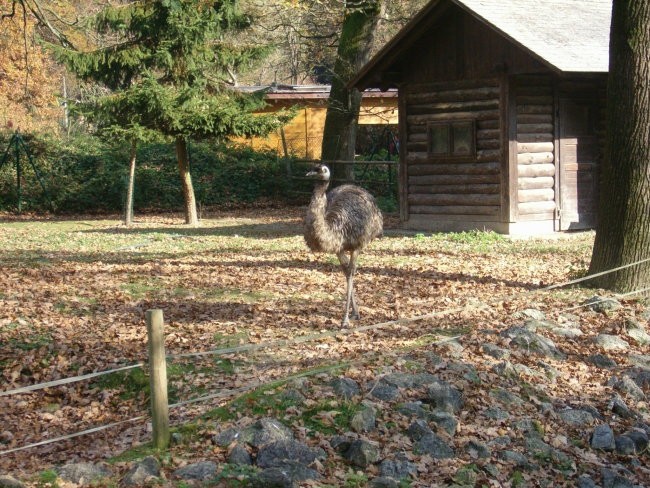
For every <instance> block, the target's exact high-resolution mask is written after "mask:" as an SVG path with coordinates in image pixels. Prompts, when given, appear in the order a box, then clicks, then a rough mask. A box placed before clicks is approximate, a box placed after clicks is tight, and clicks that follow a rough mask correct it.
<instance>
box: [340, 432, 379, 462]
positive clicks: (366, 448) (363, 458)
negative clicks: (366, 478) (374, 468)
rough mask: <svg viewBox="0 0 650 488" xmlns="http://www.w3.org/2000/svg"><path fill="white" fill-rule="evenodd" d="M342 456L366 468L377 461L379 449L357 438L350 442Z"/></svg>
mask: <svg viewBox="0 0 650 488" xmlns="http://www.w3.org/2000/svg"><path fill="white" fill-rule="evenodd" d="M343 457H344V458H345V459H346V460H347V461H348V462H350V464H352V465H354V466H358V467H360V468H367V467H368V466H370V465H371V464H374V463H376V462H377V461H379V449H378V448H377V447H376V446H375V445H373V444H371V443H370V442H368V441H365V440H362V439H358V440H356V441H353V442H352V443H350V447H349V448H348V449H347V450H346V451H345V453H344V454H343Z"/></svg>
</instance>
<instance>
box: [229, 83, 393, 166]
mask: <svg viewBox="0 0 650 488" xmlns="http://www.w3.org/2000/svg"><path fill="white" fill-rule="evenodd" d="M243 90H245V91H248V92H254V91H258V90H266V91H267V94H266V101H267V103H268V107H267V108H266V110H265V111H275V110H279V109H281V108H285V107H291V106H298V107H299V110H298V114H297V115H296V117H295V118H294V119H293V120H292V121H291V122H289V123H288V124H287V125H285V126H284V127H283V128H282V129H281V130H279V131H277V132H275V133H273V134H271V135H269V136H268V137H266V138H261V137H260V138H257V137H255V138H249V139H242V140H240V141H239V142H243V143H245V144H250V145H251V147H253V148H255V149H271V150H274V151H277V152H278V154H282V155H292V156H295V157H299V158H307V159H318V158H319V157H320V154H321V145H322V142H323V128H324V126H325V115H326V113H327V102H328V99H329V91H330V87H329V86H328V85H271V86H265V87H263V86H258V87H245V88H243ZM359 125H361V126H387V125H395V126H396V125H397V91H387V92H381V91H379V90H368V91H366V92H364V93H363V97H362V99H361V110H360V112H359ZM361 132H362V131H361ZM396 132H397V131H395V133H396Z"/></svg>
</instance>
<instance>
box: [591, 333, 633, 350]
mask: <svg viewBox="0 0 650 488" xmlns="http://www.w3.org/2000/svg"><path fill="white" fill-rule="evenodd" d="M596 345H598V346H599V347H600V348H601V349H604V350H605V351H627V350H628V349H629V348H630V343H629V342H627V341H625V340H623V339H621V338H620V337H619V336H616V335H612V334H598V336H597V337H596Z"/></svg>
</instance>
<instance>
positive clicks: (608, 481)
mask: <svg viewBox="0 0 650 488" xmlns="http://www.w3.org/2000/svg"><path fill="white" fill-rule="evenodd" d="M601 474H602V475H603V488H635V487H634V483H632V482H631V481H630V480H628V479H627V478H625V477H624V476H622V475H620V474H618V473H616V472H614V471H612V470H611V469H608V468H601Z"/></svg>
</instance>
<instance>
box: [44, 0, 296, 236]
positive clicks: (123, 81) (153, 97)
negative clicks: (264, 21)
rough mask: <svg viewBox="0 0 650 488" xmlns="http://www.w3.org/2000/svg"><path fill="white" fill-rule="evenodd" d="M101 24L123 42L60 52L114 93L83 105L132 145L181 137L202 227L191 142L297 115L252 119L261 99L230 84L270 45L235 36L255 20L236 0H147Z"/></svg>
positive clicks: (186, 176)
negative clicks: (241, 40) (241, 42)
mask: <svg viewBox="0 0 650 488" xmlns="http://www.w3.org/2000/svg"><path fill="white" fill-rule="evenodd" d="M93 25H94V28H95V30H96V31H97V33H99V34H101V35H104V36H105V37H107V38H111V39H117V41H116V42H113V43H112V44H110V45H108V46H105V47H101V48H99V49H97V50H94V51H91V52H78V51H74V50H71V49H65V48H60V47H56V46H51V48H52V50H53V52H54V53H55V55H56V57H57V59H58V60H59V61H61V62H63V63H65V64H66V65H67V66H68V68H69V69H70V70H71V71H73V72H74V73H75V74H76V75H77V76H79V77H80V78H82V79H84V80H91V81H96V82H99V83H102V84H104V85H105V86H106V87H108V88H109V89H110V90H111V93H110V94H109V95H107V96H103V97H101V98H99V99H96V100H94V101H92V102H91V103H87V104H85V105H84V107H83V109H84V110H85V111H86V113H87V114H88V115H89V116H90V117H91V119H92V120H93V121H94V122H95V123H96V124H97V127H98V129H99V130H101V131H103V132H104V133H109V134H111V135H112V136H113V137H117V136H120V137H122V138H123V139H125V140H128V141H131V142H133V141H140V140H149V139H151V138H155V137H163V138H166V139H169V140H173V141H174V143H175V146H176V155H177V161H178V168H179V172H180V177H181V185H182V189H183V195H184V199H185V222H186V223H187V224H190V225H198V216H197V212H196V200H195V197H194V189H193V186H192V178H191V174H190V168H189V158H188V151H187V143H188V140H190V139H195V140H201V139H209V138H224V137H227V136H255V135H266V134H268V133H269V132H270V131H272V130H274V129H276V128H278V127H279V126H281V125H282V124H283V123H285V122H287V121H288V120H289V119H290V118H291V114H290V113H286V112H280V113H273V114H265V115H253V112H254V111H255V110H258V109H260V108H261V107H263V105H264V100H263V95H261V94H259V95H255V94H253V95H251V94H243V93H241V92H238V91H237V90H234V89H233V86H232V85H233V82H232V81H233V80H232V73H236V72H239V71H241V70H245V69H247V68H250V67H252V66H254V64H255V63H256V62H257V61H259V60H261V59H263V57H264V56H265V55H266V54H267V53H268V51H269V50H268V48H267V47H265V46H240V45H236V44H235V43H234V42H229V39H232V38H233V37H234V35H235V34H236V33H237V32H239V31H240V30H242V29H245V28H247V27H249V26H250V19H249V18H248V17H246V16H244V15H242V14H240V13H239V10H238V1H237V0H221V1H205V0H139V1H136V2H133V3H129V4H126V5H121V6H117V7H109V8H106V9H105V10H103V11H102V12H101V13H100V14H99V15H98V16H97V17H96V18H95V19H94V23H93Z"/></svg>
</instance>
